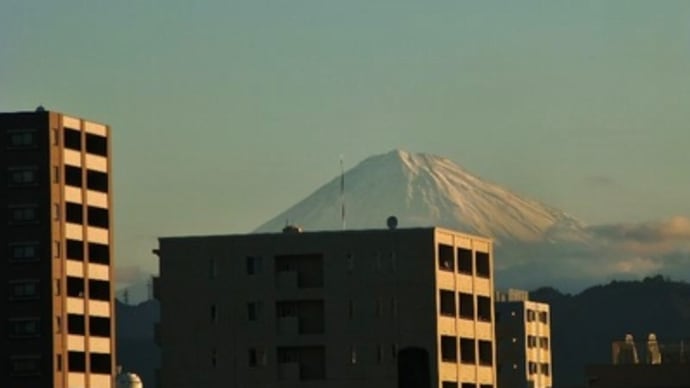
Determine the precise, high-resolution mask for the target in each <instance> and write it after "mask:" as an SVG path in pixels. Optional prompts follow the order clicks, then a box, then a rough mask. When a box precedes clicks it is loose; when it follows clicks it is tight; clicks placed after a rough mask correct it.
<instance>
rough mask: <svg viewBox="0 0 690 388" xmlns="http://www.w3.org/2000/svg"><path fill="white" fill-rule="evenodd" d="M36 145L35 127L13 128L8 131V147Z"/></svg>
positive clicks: (31, 146) (30, 146)
mask: <svg viewBox="0 0 690 388" xmlns="http://www.w3.org/2000/svg"><path fill="white" fill-rule="evenodd" d="M33 147H36V130H35V129H13V130H10V131H7V148H33Z"/></svg>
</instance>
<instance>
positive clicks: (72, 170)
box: [56, 165, 108, 193]
mask: <svg viewBox="0 0 690 388" xmlns="http://www.w3.org/2000/svg"><path fill="white" fill-rule="evenodd" d="M56 179H57V180H59V179H60V178H59V177H57V178H56ZM83 182H84V175H83V170H82V168H80V167H75V166H69V165H67V166H65V184H66V185H67V186H73V187H82V185H83ZM86 188H87V189H89V190H94V191H99V192H102V193H107V192H108V174H107V173H105V172H101V171H95V170H89V169H87V170H86Z"/></svg>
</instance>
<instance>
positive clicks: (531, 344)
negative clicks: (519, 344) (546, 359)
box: [527, 335, 537, 348]
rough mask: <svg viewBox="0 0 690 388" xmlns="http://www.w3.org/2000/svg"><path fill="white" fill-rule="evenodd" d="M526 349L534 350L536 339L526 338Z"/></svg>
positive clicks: (533, 337)
mask: <svg viewBox="0 0 690 388" xmlns="http://www.w3.org/2000/svg"><path fill="white" fill-rule="evenodd" d="M527 347H528V348H536V347H537V337H535V336H533V335H528V336H527Z"/></svg>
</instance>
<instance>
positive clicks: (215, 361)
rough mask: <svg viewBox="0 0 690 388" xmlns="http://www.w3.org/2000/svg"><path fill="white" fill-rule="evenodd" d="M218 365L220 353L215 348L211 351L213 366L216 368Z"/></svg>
mask: <svg viewBox="0 0 690 388" xmlns="http://www.w3.org/2000/svg"><path fill="white" fill-rule="evenodd" d="M217 365H218V351H217V350H216V349H215V348H214V349H213V350H211V366H212V367H213V368H215V367H216V366H217Z"/></svg>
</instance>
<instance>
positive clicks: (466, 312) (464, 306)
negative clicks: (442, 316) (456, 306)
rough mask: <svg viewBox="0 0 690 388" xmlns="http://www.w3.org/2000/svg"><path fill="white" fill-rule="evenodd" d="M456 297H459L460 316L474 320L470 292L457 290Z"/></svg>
mask: <svg viewBox="0 0 690 388" xmlns="http://www.w3.org/2000/svg"><path fill="white" fill-rule="evenodd" d="M458 297H459V299H460V318H465V319H472V320H474V297H473V296H472V294H465V293H464V292H459V293H458Z"/></svg>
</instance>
